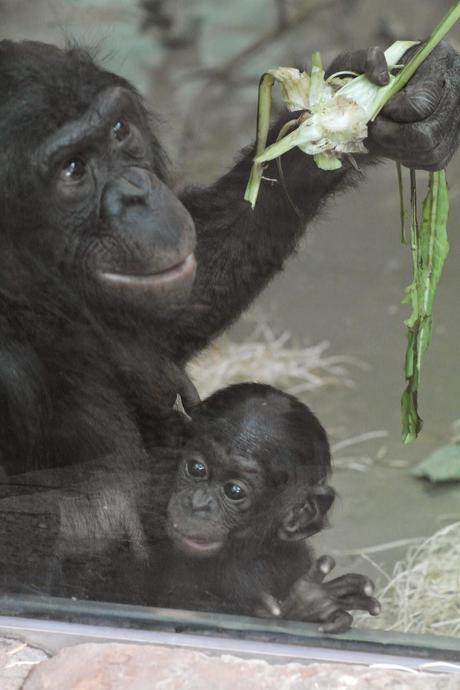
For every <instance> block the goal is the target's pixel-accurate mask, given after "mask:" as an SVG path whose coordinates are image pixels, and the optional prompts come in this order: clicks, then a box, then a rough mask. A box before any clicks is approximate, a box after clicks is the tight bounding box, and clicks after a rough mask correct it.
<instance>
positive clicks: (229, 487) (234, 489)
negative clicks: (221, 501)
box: [224, 482, 246, 501]
mask: <svg viewBox="0 0 460 690" xmlns="http://www.w3.org/2000/svg"><path fill="white" fill-rule="evenodd" d="M224 493H225V495H226V496H228V498H230V499H231V500H232V501H242V500H243V498H246V491H245V490H244V489H243V487H242V486H240V484H236V483H235V482H227V484H225V486H224Z"/></svg>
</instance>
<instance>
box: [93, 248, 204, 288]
mask: <svg viewBox="0 0 460 690" xmlns="http://www.w3.org/2000/svg"><path fill="white" fill-rule="evenodd" d="M195 270H196V260H195V255H194V253H193V252H191V253H190V254H189V255H188V256H186V257H185V259H183V260H182V261H179V262H178V263H176V264H173V265H172V266H170V267H169V268H166V269H164V270H162V271H158V272H156V273H143V274H131V273H112V272H108V271H101V272H100V273H99V276H100V278H102V280H104V281H106V282H107V283H110V284H112V285H119V286H126V287H132V288H142V289H144V290H145V289H149V288H150V289H155V288H161V287H165V288H168V287H173V285H174V284H175V283H180V282H182V281H188V280H193V277H194V275H195Z"/></svg>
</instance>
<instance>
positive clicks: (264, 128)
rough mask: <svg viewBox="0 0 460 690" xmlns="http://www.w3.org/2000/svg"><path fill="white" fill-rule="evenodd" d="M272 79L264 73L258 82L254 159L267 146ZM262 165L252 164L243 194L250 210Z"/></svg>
mask: <svg viewBox="0 0 460 690" xmlns="http://www.w3.org/2000/svg"><path fill="white" fill-rule="evenodd" d="M274 81H275V79H274V77H273V76H272V75H271V74H268V72H266V73H265V74H263V75H262V77H261V79H260V82H259V101H258V106H257V141H256V155H255V158H257V157H258V156H260V155H261V153H262V152H263V151H265V147H266V146H267V138H268V131H269V129H270V113H271V105H272V88H273V82H274ZM263 167H264V166H263V164H262V163H255V162H254V163H253V164H252V168H251V174H250V176H249V181H248V184H247V187H246V191H245V193H244V198H245V200H246V201H249V202H250V204H251V206H252V208H254V206H255V203H256V200H257V195H258V194H259V187H260V183H261V180H262V172H263Z"/></svg>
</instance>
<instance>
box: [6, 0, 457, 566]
mask: <svg viewBox="0 0 460 690" xmlns="http://www.w3.org/2000/svg"><path fill="white" fill-rule="evenodd" d="M173 4H174V3H173ZM179 4H180V3H179ZM191 4H192V5H194V6H196V7H198V8H199V9H200V11H201V12H202V13H203V12H206V8H208V9H209V11H210V12H211V14H212V17H213V21H214V26H217V28H218V29H219V27H220V29H219V31H220V33H219V31H217V29H216V31H211V30H210V29H209V27H208V28H207V32H206V31H205V32H204V34H203V38H202V42H201V43H200V44H199V45H198V46H197V45H196V44H194V45H192V47H188V48H185V49H182V50H181V52H180V54H181V56H182V57H181V58H180V59H179V57H177V55H178V54H177V53H174V55H172V53H171V52H168V50H169V49H168V50H167V49H165V48H164V46H161V45H160V44H159V43H158V40H157V37H155V36H154V35H146V34H144V35H142V36H141V35H139V33H138V30H137V27H138V25H139V18H140V15H139V12H138V11H137V10H136V7H135V4H134V3H133V2H124V0H117V1H116V2H112V3H109V2H108V0H107V2H103V1H102V0H99V2H89V1H88V0H84V2H77V1H76V0H74V1H72V0H67V1H66V2H60V3H59V2H54V3H53V2H50V1H47V2H45V1H42V0H35V1H34V2H32V1H29V2H26V1H24V0H22V1H19V0H14V2H13V0H0V18H1V33H2V35H3V37H8V38H19V37H24V38H31V37H34V38H38V39H40V40H49V41H58V42H62V41H61V38H62V35H63V33H66V32H67V31H70V32H71V33H74V32H76V33H77V35H80V36H84V37H85V39H87V40H88V39H89V40H91V41H92V42H95V41H97V40H98V38H100V37H101V36H105V37H106V40H105V45H104V51H105V48H106V47H107V49H108V51H109V50H110V49H112V48H115V49H116V53H115V54H114V55H112V57H111V58H110V64H111V65H113V67H114V69H116V70H118V71H122V72H123V73H124V74H126V76H128V77H129V78H131V79H134V80H135V81H136V83H137V84H138V85H139V87H140V88H142V89H144V90H145V91H146V92H149V91H151V92H152V93H154V98H153V100H154V101H155V105H156V107H157V108H158V109H160V110H163V112H166V113H167V114H169V116H171V115H172V114H173V113H174V115H175V117H176V113H177V111H176V108H180V107H182V108H183V112H186V109H187V107H189V106H190V103H192V105H193V93H196V89H197V88H198V87H195V86H190V87H189V86H187V84H186V85H185V86H184V83H183V81H181V80H180V77H181V75H182V76H183V73H184V69H185V68H184V61H185V59H186V56H188V59H189V60H191V61H193V60H196V64H197V66H199V67H200V68H201V67H202V66H203V64H204V66H205V67H206V66H209V65H212V64H213V62H215V61H216V60H215V56H216V55H217V54H218V53H219V50H220V51H223V52H224V53H227V55H231V54H232V50H233V52H235V51H236V52H238V50H240V49H241V47H244V45H245V42H246V43H247V42H248V41H249V38H248V35H246V34H249V33H250V31H251V30H253V31H255V29H254V26H255V23H256V21H255V19H254V13H253V12H252V13H251V11H250V6H251V3H246V2H238V3H236V4H235V3H233V4H232V11H231V13H230V10H229V8H227V7H223V6H222V5H221V4H220V3H212V2H204V1H202V2H196V3H191ZM400 4H401V3H396V2H390V3H388V17H387V20H388V21H387V24H388V26H389V27H390V29H391V30H393V27H395V28H394V30H395V31H399V30H401V27H402V29H404V28H407V27H409V28H410V29H411V35H412V36H414V35H415V36H417V35H423V34H424V32H425V31H426V29H427V28H428V27H430V26H433V25H434V21H435V17H437V18H439V16H440V15H439V11H438V10H437V7H441V5H443V6H444V3H439V5H438V3H436V6H437V7H434V4H433V3H427V2H424V3H416V2H415V1H414V2H410V3H406V4H405V6H404V8H400V9H401V13H399V8H398V5H400ZM445 4H446V6H447V4H449V3H445ZM259 5H260V2H258V1H257V2H254V3H253V4H252V6H253V9H254V11H256V10H257V8H258V7H259ZM348 5H350V7H352V5H353V6H354V8H355V10H354V11H355V15H354V17H355V22H356V21H357V24H356V23H355V24H354V25H353V21H352V17H350V16H343V17H342V20H341V23H340V26H339V27H337V26H336V27H335V29H334V32H335V33H334V34H333V35H334V41H335V42H334V44H332V43H331V41H332V39H331V35H332V34H331V31H332V30H331V29H330V19H328V18H327V16H325V15H323V14H322V13H321V12H320V13H319V14H318V16H317V17H313V18H312V20H311V22H309V23H308V24H307V25H305V26H303V27H299V29H298V30H297V41H298V40H299V39H298V34H299V32H300V31H301V30H304V31H305V35H306V38H305V42H306V45H307V46H308V52H310V49H313V48H316V47H318V46H320V47H321V46H323V45H325V46H329V53H330V54H332V53H333V52H336V50H338V49H342V48H343V47H344V46H345V45H349V44H350V36H352V35H353V32H354V34H355V35H359V40H357V39H356V40H355V41H354V43H355V45H366V44H367V43H369V41H370V40H371V38H372V35H371V27H374V29H375V26H376V24H375V16H374V15H375V10H372V11H371V10H370V9H369V4H367V3H360V2H354V3H348ZM422 5H423V8H424V11H423V12H422V13H418V14H417V13H415V9H416V8H417V7H418V8H420V7H421V6H422ZM411 8H412V10H413V12H414V16H413V17H412V15H411ZM259 9H260V8H259ZM240 10H241V13H240V14H239V12H240ZM441 10H442V8H441ZM350 11H351V10H350ZM226 13H227V14H226ZM229 13H230V14H229ZM203 17H206V13H205V14H204V15H203V14H202V18H203ZM251 17H252V19H251ZM356 17H358V19H356ZM258 21H259V20H258ZM270 21H271V17H270V15H269V13H268V15H266V14H263V15H261V17H260V22H261V24H262V26H265V25H267V27H269V26H270ZM219 22H220V23H219ZM251 22H252V24H251ZM315 22H316V23H315ZM205 24H206V23H205ZM211 25H212V22H211ZM379 26H380V24H379ZM385 26H386V27H387V28H386V29H385V30H387V31H390V29H388V26H387V25H385ZM385 26H384V28H385ZM229 27H230V28H229ZM251 27H252V28H251ZM205 28H206V26H205ZM382 31H383V29H382ZM216 32H217V33H216ZM245 32H246V33H245ZM219 41H220V44H219ZM271 45H273V51H272V52H270V46H271ZM334 46H335V47H334ZM286 50H287V49H286ZM286 50H285V51H284V52H286ZM108 51H107V52H108ZM184 51H185V52H184ZM267 51H268V52H267ZM282 54H283V50H282V49H281V48H280V46H279V43H273V44H270V43H268V47H267V49H266V50H265V53H264V54H260V53H259V54H258V57H257V59H255V60H254V61H253V62H252V63H251V65H250V68H248V69H247V70H246V71H245V70H243V77H244V78H245V79H246V78H247V79H249V81H248V84H247V85H246V86H245V85H243V87H239V90H238V91H235V93H234V92H233V91H229V92H228V93H227V97H228V98H229V103H228V108H227V109H226V112H225V116H226V117H227V119H228V122H230V121H231V122H230V124H228V128H229V129H228V131H227V132H226V136H225V137H224V138H225V143H222V141H221V139H219V137H218V134H217V133H218V132H220V136H221V138H222V122H220V127H221V129H220V130H219V129H218V127H217V124H216V122H218V121H219V118H218V117H217V116H216V115H215V112H214V110H213V108H212V107H210V108H208V114H209V115H208V116H209V120H207V119H206V114H203V115H202V116H201V130H200V132H198V134H197V132H196V131H195V130H194V129H193V127H192V129H191V132H189V134H190V137H191V138H192V139H193V135H196V136H197V137H198V144H197V143H196V140H195V144H194V145H191V144H190V142H188V141H187V138H185V139H184V136H183V133H184V131H186V129H187V124H189V123H187V122H186V118H185V116H183V119H181V118H180V116H177V117H176V119H175V121H174V122H168V123H167V124H166V126H165V130H166V134H167V135H169V140H170V146H171V148H172V150H173V153H177V152H178V153H179V154H181V156H182V157H181V158H179V160H180V165H179V166H178V172H179V173H180V175H181V176H182V177H184V176H187V174H188V175H190V174H192V175H193V176H194V177H195V178H202V179H204V178H207V177H208V175H209V174H210V172H213V171H217V170H219V169H220V170H222V167H223V165H224V163H223V162H222V161H229V160H230V159H231V156H230V155H229V154H230V152H231V151H233V152H234V151H235V150H237V149H238V148H239V147H240V146H241V145H242V144H244V143H245V141H247V140H248V139H249V138H250V136H251V132H252V130H253V110H254V102H255V98H256V91H255V81H254V78H251V74H252V73H255V74H258V73H259V72H260V71H261V68H260V63H262V65H263V66H265V67H266V66H267V65H268V64H272V63H276V62H278V61H279V60H281V59H282ZM123 55H125V56H126V60H124V59H123ZM174 56H176V57H174ZM284 59H285V60H286V59H287V58H286V57H284ZM285 64H286V63H285ZM291 64H292V63H291ZM168 65H169V67H171V70H172V74H171V71H169V72H168V70H167V69H166V68H167V67H168ZM160 77H162V78H160ZM179 83H180V86H178V84H179ZM194 89H195V92H194V91H193V90H194ZM171 90H172V91H173V95H171ZM178 93H180V94H181V98H179V97H178V96H177V94H178ZM203 93H204V96H205V97H206V99H208V101H207V102H208V103H210V105H211V106H212V104H213V102H214V101H213V100H212V99H213V98H215V99H218V98H220V99H221V100H222V94H220V96H219V94H217V95H216V92H215V90H214V91H212V89H211V88H210V89H206V88H205V89H204V92H203ZM163 101H164V102H165V107H164V109H163V108H162V103H163ZM178 101H181V103H178ZM235 102H237V105H235ZM222 117H224V115H222ZM203 118H204V119H203ZM208 121H209V123H210V124H209V130H207V129H206V127H207V122H208ZM203 130H204V132H205V133H203ZM216 132H217V133H216ZM177 133H179V134H177ZM176 134H177V136H176ZM179 135H180V136H179ZM200 136H201V139H200V138H199V137H200ZM180 141H181V142H182V144H184V141H185V144H186V145H185V146H184V145H182V146H181V145H180ZM178 142H179V143H178ZM201 146H203V147H204V148H205V149H206V150H205V151H204V150H203V149H201ZM448 172H449V181H450V186H451V203H452V207H451V217H450V231H449V232H450V242H451V252H450V256H449V258H448V261H447V266H446V269H445V274H444V276H443V279H442V281H441V286H440V288H439V292H438V296H437V299H436V305H435V321H434V333H433V342H432V345H431V348H430V351H429V353H428V354H427V355H426V357H425V359H424V363H423V372H422V376H423V379H422V391H421V396H420V410H421V414H422V416H423V418H424V420H425V425H424V429H423V433H422V435H421V437H420V439H419V440H418V441H417V442H416V443H415V444H413V445H411V446H403V445H402V444H401V442H400V420H399V399H400V394H401V392H402V388H403V374H402V362H403V354H404V349H405V336H404V328H403V319H404V318H405V317H406V316H407V313H408V310H407V308H406V307H403V306H401V298H402V295H403V290H404V287H405V286H406V285H407V284H408V283H409V282H410V271H411V262H410V256H409V252H408V249H407V248H406V247H402V246H401V244H400V242H399V211H398V196H397V188H396V177H395V170H394V166H393V165H392V164H390V163H389V164H386V165H381V166H380V167H379V168H378V169H375V170H373V171H371V172H370V173H369V175H368V179H367V181H366V182H365V183H364V184H363V185H361V187H360V189H359V190H356V191H352V192H348V193H347V194H346V195H345V196H341V197H340V198H338V199H336V200H335V201H334V202H333V203H332V204H330V205H329V207H328V209H327V211H326V212H325V213H324V214H323V216H322V218H321V219H320V220H319V221H317V222H316V223H315V225H314V226H313V227H312V228H311V229H310V231H309V233H308V240H307V241H306V242H305V243H304V246H303V247H302V249H301V251H300V252H299V255H298V256H297V257H296V258H295V259H294V260H293V261H291V263H290V265H289V266H288V268H287V270H286V271H285V272H284V274H283V276H281V277H280V278H279V279H277V280H276V281H275V282H274V283H273V285H272V286H271V287H270V288H269V289H268V290H267V291H266V293H265V294H264V295H263V296H262V298H261V299H260V300H259V306H261V307H262V308H263V309H264V310H265V311H266V313H267V314H268V316H269V319H270V322H271V324H272V326H273V327H274V328H275V329H280V330H284V329H288V330H290V331H291V332H292V333H293V335H294V337H295V338H297V339H299V340H302V341H303V342H306V343H311V344H313V343H316V342H319V341H321V340H328V341H329V342H330V343H331V352H332V353H334V354H344V355H348V356H352V357H354V358H356V359H357V360H359V361H361V362H363V363H365V364H366V365H367V367H366V369H361V368H359V367H357V366H356V367H355V366H353V365H350V372H351V374H352V376H353V378H354V380H355V383H356V386H355V387H354V388H328V389H325V390H323V391H321V392H319V393H317V394H315V395H314V396H312V397H310V398H309V399H308V401H307V402H309V404H310V405H311V406H312V407H313V409H314V410H315V411H316V412H317V414H318V416H319V417H320V419H321V420H322V422H323V424H324V425H325V426H326V428H327V429H328V430H329V433H330V436H331V440H332V442H337V441H339V440H342V439H345V438H350V437H355V436H358V435H360V434H363V433H366V432H372V431H385V432H387V434H388V435H387V437H386V438H379V439H377V440H372V441H368V442H366V443H360V444H357V445H355V446H351V447H350V448H347V449H346V450H342V451H341V452H340V454H338V455H341V456H344V455H346V456H367V457H370V458H372V459H374V462H373V463H372V464H371V465H370V466H368V467H367V469H366V470H365V471H357V470H354V469H337V470H336V472H335V475H334V481H333V483H334V485H335V487H336V488H337V490H338V492H339V500H338V502H337V506H336V508H335V511H334V515H333V519H332V525H333V528H332V529H330V530H328V531H327V532H325V533H324V534H323V535H321V536H320V537H319V538H318V541H317V543H318V548H319V549H320V550H323V549H324V550H325V551H333V552H346V551H348V550H355V549H359V548H362V547H367V546H371V545H376V544H380V543H384V542H392V541H395V540H400V539H407V538H411V537H418V536H428V535H430V534H432V533H433V532H434V531H435V530H436V529H437V528H438V527H439V526H441V525H442V524H445V521H447V520H452V519H453V518H454V516H456V517H457V518H458V519H460V486H459V485H458V484H457V485H446V486H436V487H435V486H432V485H429V484H427V483H425V482H422V481H418V480H416V479H413V478H411V477H410V475H409V468H410V466H411V465H413V464H414V463H416V462H418V461H419V460H421V459H423V458H424V457H426V456H427V454H428V453H429V452H430V451H431V450H433V449H434V448H437V447H439V446H440V445H442V444H444V443H447V442H448V441H449V440H450V434H451V425H452V423H453V422H454V421H455V420H456V419H458V418H459V417H460V404H459V397H460V396H459V394H460V366H459V359H458V357H459V342H460V320H459V319H458V311H459V308H458V304H459V296H460V280H459V270H460V236H459V232H458V229H459V219H460V156H459V155H457V158H456V160H454V162H453V163H452V164H451V166H450V168H449V171H448ZM424 188H425V175H424V174H420V191H421V192H422V191H423V189H424ZM235 331H236V333H238V332H239V331H240V329H239V327H238V326H237V327H236V329H235ZM377 457H378V458H379V459H376V458H377ZM395 465H398V466H395ZM402 553H403V552H402V551H401V550H397V549H396V550H394V549H392V550H388V551H382V552H381V553H378V554H376V555H375V556H374V558H375V560H376V561H377V562H379V563H381V564H383V565H384V567H385V568H387V569H388V568H391V565H392V563H393V562H394V560H395V559H396V558H397V557H399V556H400V555H401V554H402ZM350 560H351V559H349V560H346V559H341V563H342V565H343V566H345V565H349V563H350ZM360 565H361V564H360ZM363 567H364V568H366V569H369V572H372V569H371V567H370V566H369V565H368V564H366V563H365V564H364V565H363Z"/></svg>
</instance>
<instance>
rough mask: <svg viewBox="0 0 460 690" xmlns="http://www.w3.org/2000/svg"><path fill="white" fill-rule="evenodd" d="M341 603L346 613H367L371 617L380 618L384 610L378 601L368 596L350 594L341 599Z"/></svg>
mask: <svg viewBox="0 0 460 690" xmlns="http://www.w3.org/2000/svg"><path fill="white" fill-rule="evenodd" d="M339 602H340V606H341V607H342V608H343V609H345V610H346V611H367V612H368V613H369V614H370V615H371V616H378V615H379V613H380V611H381V610H382V607H381V605H380V602H379V601H378V599H376V598H375V597H367V596H366V595H360V594H350V595H349V596H345V597H340V599H339Z"/></svg>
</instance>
